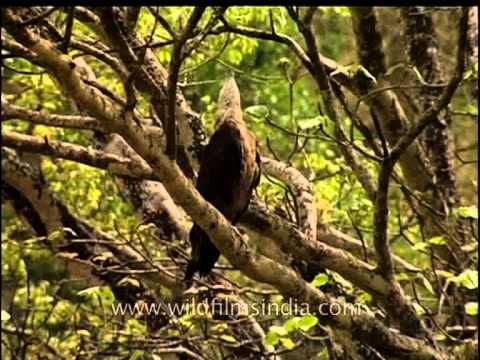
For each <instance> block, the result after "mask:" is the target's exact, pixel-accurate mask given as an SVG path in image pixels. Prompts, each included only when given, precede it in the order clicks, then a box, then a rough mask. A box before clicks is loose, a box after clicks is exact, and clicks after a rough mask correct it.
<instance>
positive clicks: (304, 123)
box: [298, 116, 324, 130]
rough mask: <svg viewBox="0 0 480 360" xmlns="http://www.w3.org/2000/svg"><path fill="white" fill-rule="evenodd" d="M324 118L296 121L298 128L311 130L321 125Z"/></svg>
mask: <svg viewBox="0 0 480 360" xmlns="http://www.w3.org/2000/svg"><path fill="white" fill-rule="evenodd" d="M323 120H324V117H323V116H316V117H314V118H310V119H301V120H298V127H299V128H300V129H302V130H307V129H311V128H314V127H317V126H319V125H321V124H322V123H323Z"/></svg>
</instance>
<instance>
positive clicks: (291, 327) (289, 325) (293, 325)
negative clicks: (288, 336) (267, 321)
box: [283, 316, 300, 333]
mask: <svg viewBox="0 0 480 360" xmlns="http://www.w3.org/2000/svg"><path fill="white" fill-rule="evenodd" d="M299 321H300V318H299V317H298V316H295V317H292V318H290V319H288V320H287V321H285V324H283V326H284V328H285V330H287V332H288V333H291V332H293V331H295V330H296V329H297V325H298V322H299Z"/></svg>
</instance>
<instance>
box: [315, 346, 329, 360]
mask: <svg viewBox="0 0 480 360" xmlns="http://www.w3.org/2000/svg"><path fill="white" fill-rule="evenodd" d="M316 359H318V360H329V359H330V356H329V355H328V349H327V347H326V346H325V347H324V348H323V350H322V351H320V352H319V353H318V354H317V357H316Z"/></svg>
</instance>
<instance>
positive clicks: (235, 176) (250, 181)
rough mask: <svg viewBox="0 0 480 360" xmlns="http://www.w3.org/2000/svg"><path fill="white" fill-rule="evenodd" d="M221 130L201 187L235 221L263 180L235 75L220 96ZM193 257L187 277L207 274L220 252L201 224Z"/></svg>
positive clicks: (208, 150) (206, 156)
mask: <svg viewBox="0 0 480 360" xmlns="http://www.w3.org/2000/svg"><path fill="white" fill-rule="evenodd" d="M218 107H219V111H218V113H217V129H216V130H215V132H214V133H213V135H212V137H211V138H210V142H209V143H208V145H207V146H206V147H205V149H204V151H203V154H202V157H201V164H200V171H199V174H198V180H197V189H198V191H199V192H200V194H202V196H203V197H204V198H205V200H207V201H208V202H210V203H211V204H212V205H213V206H215V207H216V208H217V209H218V210H219V211H220V212H221V213H222V214H223V215H224V216H225V217H226V218H227V219H228V220H229V221H230V222H231V223H232V224H235V223H236V222H237V221H238V219H239V218H240V216H241V215H242V214H243V212H244V211H245V210H246V209H247V207H248V204H249V202H250V198H251V196H252V192H253V190H254V189H255V188H256V187H257V185H258V183H259V181H260V155H259V153H258V151H257V143H256V138H255V135H254V134H253V133H252V132H250V131H249V130H248V129H247V127H246V125H245V122H244V120H243V116H242V108H241V104H240V91H239V90H238V87H237V84H236V82H235V80H234V79H233V78H230V79H228V80H226V81H225V83H224V85H223V88H222V90H221V91H220V95H219V99H218ZM190 243H191V245H192V256H191V259H190V261H189V263H188V266H187V269H186V272H185V279H186V280H191V279H192V278H193V275H194V274H195V273H196V272H198V273H199V274H200V276H206V275H208V274H209V273H210V271H211V270H212V268H213V266H214V265H215V263H216V261H217V260H218V257H219V256H220V252H219V251H218V250H217V248H216V247H215V245H214V244H213V243H212V242H211V241H210V238H209V237H208V235H207V234H206V233H205V232H204V231H203V230H202V228H201V227H200V226H198V225H197V224H194V225H193V227H192V229H191V231H190Z"/></svg>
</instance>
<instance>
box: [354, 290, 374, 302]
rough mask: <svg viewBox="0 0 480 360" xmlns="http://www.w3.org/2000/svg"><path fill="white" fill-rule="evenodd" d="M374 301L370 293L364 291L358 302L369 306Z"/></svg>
mask: <svg viewBox="0 0 480 360" xmlns="http://www.w3.org/2000/svg"><path fill="white" fill-rule="evenodd" d="M372 300H373V297H372V295H370V294H369V293H367V292H365V291H362V292H361V294H360V295H359V296H358V301H359V302H360V303H362V304H368V303H370V302H371V301H372Z"/></svg>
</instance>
